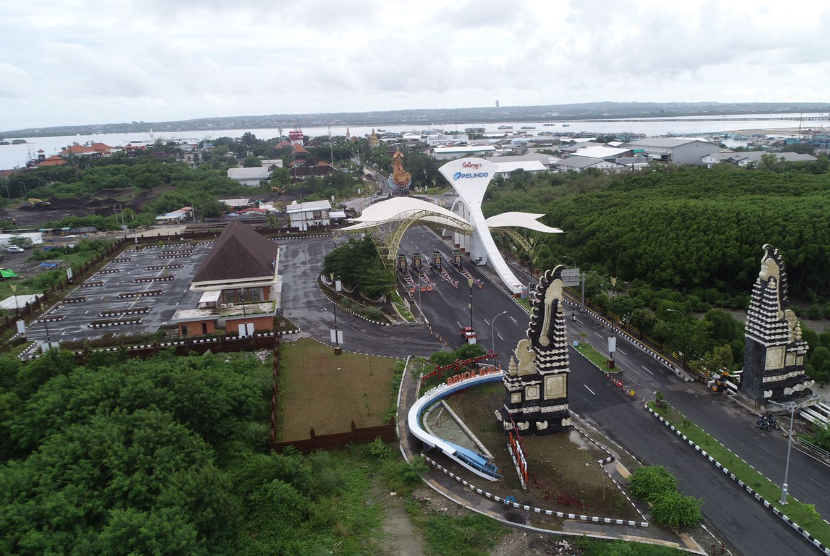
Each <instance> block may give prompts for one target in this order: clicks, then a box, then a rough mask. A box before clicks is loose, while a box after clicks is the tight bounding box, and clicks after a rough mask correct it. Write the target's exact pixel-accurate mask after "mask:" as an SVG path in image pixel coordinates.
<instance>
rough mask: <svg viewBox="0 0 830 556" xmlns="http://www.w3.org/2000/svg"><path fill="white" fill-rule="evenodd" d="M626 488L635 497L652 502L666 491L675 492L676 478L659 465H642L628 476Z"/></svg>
mask: <svg viewBox="0 0 830 556" xmlns="http://www.w3.org/2000/svg"><path fill="white" fill-rule="evenodd" d="M628 488H629V490H630V491H631V494H633V495H634V496H635V497H637V498H639V499H641V500H645V501H646V502H652V503H653V502H655V501H656V500H657V499H659V498H660V497H661V496H663V495H665V494H666V493H667V492H676V491H677V479H676V478H675V477H674V475H672V474H671V472H670V471H669V470H668V469H666V468H665V467H663V466H661V465H654V466H644V467H640V468H638V469H635V470H634V472H633V473H632V474H631V475H630V476H629V477H628Z"/></svg>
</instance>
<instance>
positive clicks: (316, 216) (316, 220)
mask: <svg viewBox="0 0 830 556" xmlns="http://www.w3.org/2000/svg"><path fill="white" fill-rule="evenodd" d="M330 211H331V203H329V202H328V201H311V202H308V203H297V202H294V203H292V204H290V205H288V206H287V207H285V212H286V214H288V220H289V225H290V226H291V227H292V228H299V229H300V230H303V231H305V230H307V229H308V228H309V226H330V225H331V220H330V217H329V212H330Z"/></svg>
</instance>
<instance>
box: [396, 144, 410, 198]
mask: <svg viewBox="0 0 830 556" xmlns="http://www.w3.org/2000/svg"><path fill="white" fill-rule="evenodd" d="M392 181H393V182H395V186H396V187H399V188H401V189H405V188H407V187H409V184H410V183H412V175H411V174H410V173H409V172H407V171H405V170H404V169H403V153H402V152H401V151H397V152H396V153H395V154H393V155H392Z"/></svg>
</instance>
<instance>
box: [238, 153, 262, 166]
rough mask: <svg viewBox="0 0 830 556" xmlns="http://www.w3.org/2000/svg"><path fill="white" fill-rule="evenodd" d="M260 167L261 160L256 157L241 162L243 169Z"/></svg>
mask: <svg viewBox="0 0 830 556" xmlns="http://www.w3.org/2000/svg"><path fill="white" fill-rule="evenodd" d="M260 166H262V159H261V158H259V157H258V156H249V157H247V158H246V159H245V160H243V161H242V167H243V168H259V167H260Z"/></svg>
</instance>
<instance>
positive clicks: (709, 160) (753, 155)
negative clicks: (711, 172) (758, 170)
mask: <svg viewBox="0 0 830 556" xmlns="http://www.w3.org/2000/svg"><path fill="white" fill-rule="evenodd" d="M765 155H769V156H773V157H775V161H776V162H778V161H779V160H781V159H783V160H784V161H786V162H812V161H814V160H818V159H817V158H816V157H814V156H812V155H809V154H801V153H789V152H769V151H744V152H738V153H736V152H732V151H721V152H717V153H712V154H707V155H706V156H703V157H701V159H700V161H701V163H702V164H705V165H706V166H708V167H709V168H711V167H712V166H714V165H715V164H719V163H721V162H728V163H730V164H734V165H736V166H740V167H745V166H748V165H749V164H755V165H758V164H760V163H761V158H762V157H763V156H765Z"/></svg>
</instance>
